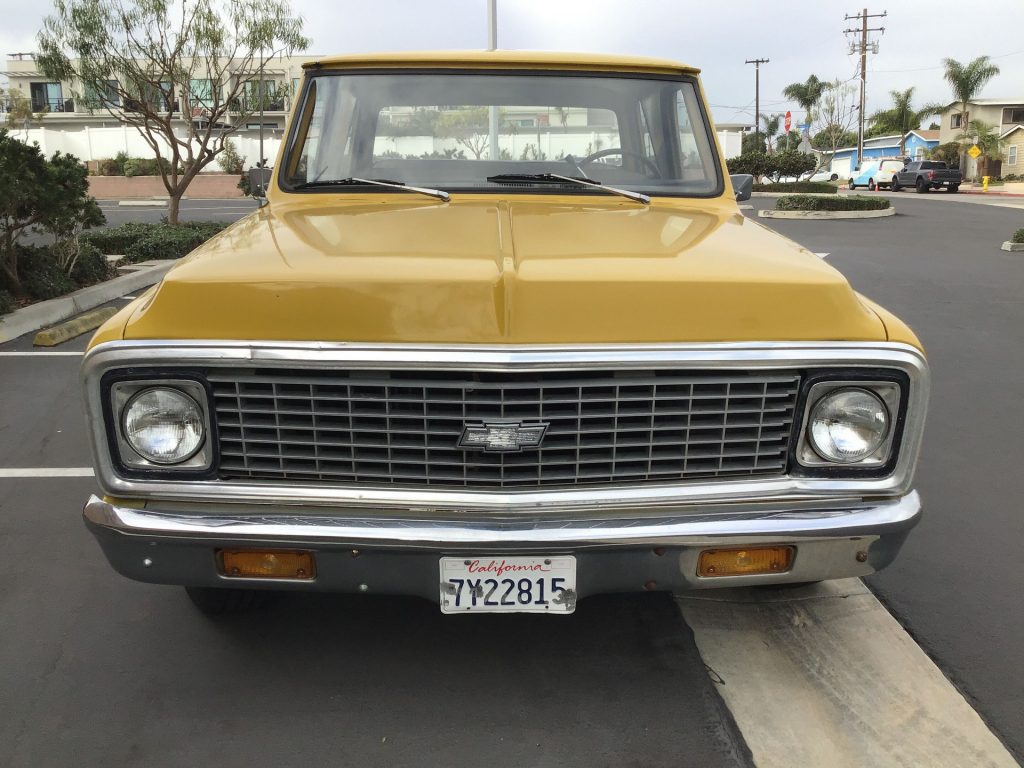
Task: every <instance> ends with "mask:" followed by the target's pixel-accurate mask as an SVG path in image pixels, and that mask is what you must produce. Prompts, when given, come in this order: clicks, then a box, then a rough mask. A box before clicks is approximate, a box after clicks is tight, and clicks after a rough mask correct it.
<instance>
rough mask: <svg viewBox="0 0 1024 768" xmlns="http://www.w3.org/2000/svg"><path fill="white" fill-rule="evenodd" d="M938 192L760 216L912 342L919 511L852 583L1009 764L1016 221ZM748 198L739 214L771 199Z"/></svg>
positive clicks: (1021, 621) (1020, 353)
mask: <svg viewBox="0 0 1024 768" xmlns="http://www.w3.org/2000/svg"><path fill="white" fill-rule="evenodd" d="M941 194H942V193H936V194H934V195H929V196H918V195H915V194H909V193H899V194H896V195H894V196H892V198H893V204H894V205H895V207H896V210H897V215H896V216H893V217H891V218H884V219H868V220H852V221H851V220H847V221H841V220H837V221H786V220H779V219H771V220H767V219H765V220H761V221H763V222H765V223H766V224H769V225H770V227H771V228H772V229H774V230H776V231H778V232H781V233H782V234H784V235H786V236H787V237H790V238H792V239H793V240H795V241H797V242H799V243H800V244H802V245H804V246H806V247H807V248H809V249H810V250H812V251H814V252H816V253H828V256H827V257H826V258H827V260H828V262H829V263H830V264H832V265H833V266H835V267H836V268H837V269H839V270H840V271H841V272H843V274H844V275H846V277H847V278H848V279H849V280H850V282H851V283H852V284H853V286H854V288H856V289H857V290H859V291H861V292H862V293H864V294H866V295H867V296H869V297H871V298H872V299H874V300H875V301H878V302H879V303H881V304H882V305H883V306H885V307H886V308H888V309H889V310H891V311H893V312H895V313H896V314H897V315H899V316H900V317H901V318H902V319H903V320H904V321H905V322H907V323H908V324H909V325H910V326H911V328H913V329H914V331H915V332H916V333H917V334H918V336H919V337H920V338H921V341H922V342H923V344H924V346H925V349H926V351H927V353H928V359H929V364H930V366H931V370H932V396H931V404H930V408H929V413H928V423H927V427H926V429H925V437H924V447H923V450H922V453H921V460H920V463H919V465H918V472H917V481H916V485H917V488H918V490H919V491H920V492H921V495H922V497H923V500H924V506H925V517H924V520H923V522H922V523H921V524H920V525H919V526H918V528H917V529H916V530H915V531H914V532H913V533H912V534H911V536H910V538H909V540H908V541H907V544H906V545H905V547H904V549H903V551H902V553H901V554H900V557H899V558H897V560H896V562H895V564H893V565H892V566H890V567H889V568H888V569H887V570H885V571H882V572H881V573H879V574H876V575H875V576H872V577H870V578H868V579H866V581H867V583H868V585H869V586H870V587H871V589H872V590H873V591H874V592H875V593H876V594H877V595H878V596H879V597H880V598H881V599H882V600H883V602H885V603H886V604H887V605H888V606H889V608H890V610H892V612H893V613H894V614H895V615H896V617H897V618H898V619H899V620H900V621H901V623H902V624H903V625H904V626H905V627H906V628H907V629H908V631H909V632H910V633H911V634H912V635H913V636H914V637H915V639H917V641H918V642H919V643H920V644H921V646H922V647H923V648H924V649H925V650H926V651H927V652H928V653H929V654H930V655H931V656H932V657H933V658H934V659H935V660H936V661H937V662H938V664H939V666H940V667H941V668H942V669H943V671H944V672H945V673H946V675H947V676H948V677H950V679H952V680H953V681H954V682H955V683H956V684H957V685H958V687H959V688H960V689H961V691H963V692H964V693H965V695H966V696H967V697H968V699H969V700H970V701H972V702H973V703H974V704H975V707H976V708H977V710H978V711H979V712H980V713H981V714H982V716H983V717H985V718H986V719H987V720H988V722H989V723H990V725H992V726H993V727H994V729H995V731H996V732H997V733H998V734H999V735H1000V736H1001V737H1002V739H1003V740H1004V743H1006V744H1007V745H1008V746H1009V747H1010V748H1011V750H1012V751H1013V752H1014V754H1015V755H1016V757H1017V759H1018V760H1020V759H1022V757H1024V663H1022V647H1024V646H1022V642H1024V641H1022V639H1021V638H1024V603H1022V597H1021V596H1022V595H1024V570H1022V569H1021V566H1020V564H1021V557H1020V552H1021V545H1022V542H1024V507H1022V501H1021V500H1022V499H1024V472H1021V468H1020V463H1021V458H1022V456H1024V452H1022V450H1021V444H1020V439H1021V435H1022V434H1024V405H1022V404H1024V301H1022V300H1021V297H1022V296H1024V258H1022V256H1024V254H1019V253H1008V252H1005V251H1001V250H999V246H1000V245H1001V243H1002V242H1003V241H1004V240H1007V239H1009V237H1010V235H1011V234H1012V233H1013V232H1014V230H1016V229H1018V228H1019V227H1021V226H1022V225H1024V218H1022V212H1021V211H1020V210H1013V209H1010V208H1006V207H1003V206H992V205H975V204H966V205H964V204H959V203H957V202H953V201H950V200H949V199H948V197H952V196H948V197H947V196H945V195H943V196H942V197H941V198H940V195H941ZM943 198H944V199H943ZM749 204H751V205H752V206H753V209H752V210H749V211H745V213H747V214H748V215H751V216H753V215H755V214H756V211H757V210H760V209H763V208H766V207H773V206H774V201H773V200H771V199H770V198H756V199H754V200H752V201H750V203H749Z"/></svg>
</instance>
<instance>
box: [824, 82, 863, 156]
mask: <svg viewBox="0 0 1024 768" xmlns="http://www.w3.org/2000/svg"><path fill="white" fill-rule="evenodd" d="M856 92H857V91H856V88H854V87H853V86H852V85H850V84H849V83H845V82H843V81H842V80H833V81H832V82H830V83H827V84H825V87H824V90H823V91H822V93H821V97H820V98H819V100H818V103H817V107H816V109H815V112H814V125H815V126H816V128H817V131H816V132H815V133H814V139H813V141H812V144H813V145H814V148H815V149H818V150H821V151H822V153H823V155H826V156H827V157H828V159H829V160H831V159H832V158H833V157H834V156H835V154H836V150H838V149H839V148H840V147H842V146H843V144H845V143H847V141H849V138H850V133H851V131H852V130H853V126H854V125H855V124H856V123H857V103H856ZM824 161H825V157H824V156H823V157H822V162H821V163H820V164H819V168H820V167H823V166H824ZM862 161H863V158H857V162H858V163H859V162H862Z"/></svg>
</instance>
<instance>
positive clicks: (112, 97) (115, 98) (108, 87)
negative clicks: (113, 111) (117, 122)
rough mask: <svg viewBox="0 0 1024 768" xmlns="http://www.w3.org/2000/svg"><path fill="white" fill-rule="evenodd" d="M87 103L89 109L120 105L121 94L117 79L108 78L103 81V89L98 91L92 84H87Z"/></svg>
mask: <svg viewBox="0 0 1024 768" xmlns="http://www.w3.org/2000/svg"><path fill="white" fill-rule="evenodd" d="M84 96H85V105H86V106H87V107H89V109H102V108H103V107H120V106H121V94H120V93H118V91H117V80H107V81H105V82H104V83H103V90H102V92H101V91H97V90H96V88H94V87H93V86H92V85H91V84H89V83H87V84H86V86H85V94H84Z"/></svg>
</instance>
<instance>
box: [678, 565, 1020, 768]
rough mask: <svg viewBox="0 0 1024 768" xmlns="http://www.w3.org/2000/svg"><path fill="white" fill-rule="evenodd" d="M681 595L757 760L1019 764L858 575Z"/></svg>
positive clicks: (776, 764)
mask: <svg viewBox="0 0 1024 768" xmlns="http://www.w3.org/2000/svg"><path fill="white" fill-rule="evenodd" d="M677 600H678V602H679V606H680V609H681V610H682V612H683V616H684V617H685V619H686V623H687V624H689V626H690V627H691V628H692V630H693V634H694V638H695V639H696V641H697V647H698V649H699V650H700V654H701V656H702V658H703V659H704V663H705V664H706V665H707V667H708V672H709V674H710V675H711V677H712V679H713V680H715V682H716V683H718V690H719V692H720V693H721V695H722V698H723V699H724V700H725V702H726V704H727V705H728V707H729V710H730V712H731V713H732V715H733V717H734V718H735V720H736V724H737V725H738V726H739V729H740V732H741V733H742V734H743V738H744V740H745V741H746V743H747V746H748V747H749V748H750V751H751V752H752V753H753V756H754V763H755V765H757V766H758V768H790V766H794V765H813V766H829V767H830V768H861V766H867V765H872V766H873V765H878V766H881V765H885V766H925V765H927V766H933V768H940V767H946V766H948V767H949V768H953V767H954V766H957V767H959V766H966V765H970V766H990V767H991V768H996V767H998V768H1014V766H1017V762H1016V760H1014V759H1013V757H1012V756H1011V755H1010V753H1009V752H1008V751H1007V749H1006V747H1004V746H1003V745H1002V743H1000V741H999V739H997V738H996V737H995V735H994V734H993V733H992V732H991V731H990V730H989V729H988V727H987V726H986V725H985V723H984V722H983V721H982V719H981V717H980V716H979V715H978V713H977V712H975V711H974V709H973V708H972V707H971V706H970V705H969V704H968V703H967V701H966V700H965V699H964V697H963V696H962V695H961V694H960V692H959V691H957V690H956V688H954V687H953V685H952V684H951V683H950V682H949V681H948V680H947V679H946V678H945V677H944V676H943V674H942V672H940V671H939V669H938V667H936V666H935V664H934V663H933V662H932V661H931V659H929V658H928V656H927V655H926V654H925V652H924V651H923V650H921V648H920V647H919V646H918V645H917V643H915V642H914V640H913V639H912V638H911V637H910V635H908V634H907V633H906V631H904V629H903V627H901V626H900V625H899V623H898V622H897V621H896V620H895V619H894V618H893V617H892V616H891V615H890V614H889V612H888V611H887V610H886V609H885V608H884V607H883V606H882V604H881V603H879V602H878V600H877V599H876V598H875V596H874V595H873V594H871V592H870V591H869V590H868V588H867V587H866V586H864V584H863V582H861V581H860V579H842V580H840V581H833V582H824V583H822V584H818V585H812V586H807V587H797V588H791V589H784V590H768V589H762V590H757V589H734V590H733V589H731V590H721V591H719V590H716V591H714V592H711V591H709V592H705V593H703V594H699V593H695V592H690V593H686V594H684V595H680V596H678V597H677Z"/></svg>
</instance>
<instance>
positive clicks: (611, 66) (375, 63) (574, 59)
mask: <svg viewBox="0 0 1024 768" xmlns="http://www.w3.org/2000/svg"><path fill="white" fill-rule="evenodd" d="M394 65H401V66H417V65H421V66H429V67H446V68H449V67H451V68H455V67H463V66H469V67H479V66H487V65H492V66H499V67H511V66H520V67H525V68H528V69H533V68H537V69H541V68H550V67H558V68H559V69H603V70H610V71H616V72H658V73H675V74H678V73H680V72H686V73H690V74H696V73H697V72H700V70H699V69H697V68H696V67H691V66H689V65H687V64H681V63H679V62H678V61H671V60H670V59H653V58H646V57H643V56H613V55H608V54H598V53H555V52H552V51H403V52H399V53H360V54H346V55H344V56H325V57H321V58H317V59H313V60H311V61H308V62H306V63H305V64H303V66H304V67H306V68H310V67H388V66H394Z"/></svg>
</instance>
